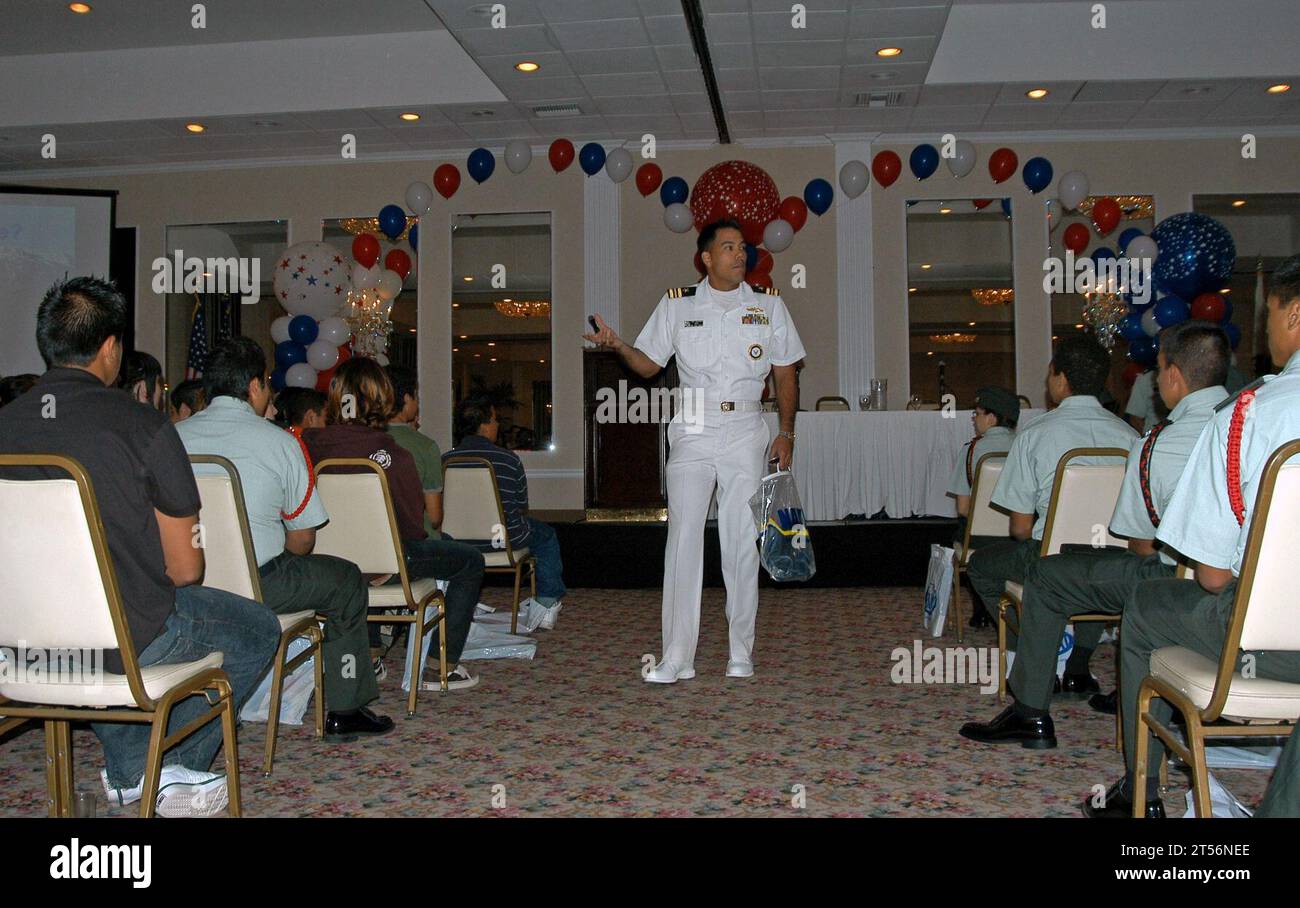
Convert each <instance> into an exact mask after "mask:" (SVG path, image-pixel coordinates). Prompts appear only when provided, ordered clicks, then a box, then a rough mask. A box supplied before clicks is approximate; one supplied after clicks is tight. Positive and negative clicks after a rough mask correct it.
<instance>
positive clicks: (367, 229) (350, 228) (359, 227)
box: [339, 215, 420, 243]
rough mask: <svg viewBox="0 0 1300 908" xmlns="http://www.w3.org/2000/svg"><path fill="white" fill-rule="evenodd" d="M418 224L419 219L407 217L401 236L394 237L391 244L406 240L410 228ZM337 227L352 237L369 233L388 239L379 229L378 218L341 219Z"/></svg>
mask: <svg viewBox="0 0 1300 908" xmlns="http://www.w3.org/2000/svg"><path fill="white" fill-rule="evenodd" d="M418 223H420V219H419V218H414V217H411V216H410V215H407V217H406V226H405V227H404V228H403V229H402V232H401V234H400V235H398V236H397V237H395V238H394V239H393V240H392V242H394V243H397V242H400V241H401V240H404V239H407V238H408V236H409V234H410V232H411V228H412V227H414V226H415V225H416V224H418ZM339 226H340V227H342V228H343V229H344V230H346V231H347V232H348V233H350V234H352V235H353V236H360V235H361V234H363V233H369V234H373V235H374V236H375V237H383V238H384V239H388V237H387V235H386V234H384V233H383V232H382V231H381V230H380V229H379V218H343V219H342V220H340V221H339Z"/></svg>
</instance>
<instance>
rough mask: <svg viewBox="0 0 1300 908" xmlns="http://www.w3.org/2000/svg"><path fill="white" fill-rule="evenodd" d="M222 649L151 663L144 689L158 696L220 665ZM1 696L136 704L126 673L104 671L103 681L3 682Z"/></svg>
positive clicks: (143, 673)
mask: <svg viewBox="0 0 1300 908" xmlns="http://www.w3.org/2000/svg"><path fill="white" fill-rule="evenodd" d="M222 659H223V656H222V654H221V653H209V654H208V655H206V656H204V657H203V658H202V659H199V660H197V661H195V662H176V663H173V664H170V665H150V666H148V667H147V668H142V669H140V677H141V679H142V680H143V681H144V691H145V693H146V694H148V695H149V697H150V698H151V699H154V700H157V699H158V698H159V697H161V696H162V695H163V694H165V693H167V691H169V690H171V689H172V688H173V687H176V686H178V685H180V684H182V683H184V682H185V680H186V679H187V678H191V677H193V676H194V675H197V674H199V673H200V672H203V671H207V670H208V669H210V668H221V663H222ZM0 696H5V697H8V698H9V699H10V700H18V701H22V702H25V703H40V704H43V705H50V706H92V707H97V706H136V705H137V704H136V702H135V698H134V697H133V696H131V688H130V687H129V686H128V684H127V681H126V675H110V674H105V675H104V682H103V683H102V684H37V683H35V682H30V681H29V682H23V683H18V684H0Z"/></svg>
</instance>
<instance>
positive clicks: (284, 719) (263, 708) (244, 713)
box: [239, 637, 316, 725]
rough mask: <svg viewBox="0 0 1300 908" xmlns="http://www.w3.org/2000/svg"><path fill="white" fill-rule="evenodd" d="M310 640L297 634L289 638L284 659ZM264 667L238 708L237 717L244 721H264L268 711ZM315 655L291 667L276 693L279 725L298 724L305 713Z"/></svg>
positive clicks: (268, 682) (313, 685)
mask: <svg viewBox="0 0 1300 908" xmlns="http://www.w3.org/2000/svg"><path fill="white" fill-rule="evenodd" d="M310 645H311V641H310V640H308V639H307V638H306V637H297V638H295V639H293V640H290V641H289V649H288V651H287V659H288V661H293V658H294V657H295V656H297V655H298V654H299V653H301V652H302V651H303V650H305V649H307V647H308V646H310ZM273 670H274V666H272V670H268V671H267V673H266V676H265V677H264V678H262V683H261V684H259V685H258V686H257V690H255V691H253V693H252V695H251V696H250V697H249V698H248V699H247V700H245V701H244V708H243V709H241V710H240V711H239V718H240V719H242V720H243V721H245V722H265V721H266V720H267V718H268V717H269V716H270V714H271V675H272V674H273ZM315 671H316V656H312V657H311V658H310V659H308V660H307V661H306V662H304V663H303V664H302V665H300V666H298V667H297V668H295V669H294V670H293V671H292V672H290V673H289V676H288V677H287V678H285V679H284V693H283V694H282V695H281V697H280V723H281V724H282V725H301V724H302V717H303V716H304V715H306V713H307V704H308V703H310V702H311V695H312V692H313V691H314V690H315V689H316V678H315Z"/></svg>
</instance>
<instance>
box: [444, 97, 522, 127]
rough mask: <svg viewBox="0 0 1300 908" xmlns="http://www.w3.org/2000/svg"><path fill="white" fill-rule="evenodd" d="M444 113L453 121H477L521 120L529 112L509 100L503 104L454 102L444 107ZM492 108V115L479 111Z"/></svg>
mask: <svg viewBox="0 0 1300 908" xmlns="http://www.w3.org/2000/svg"><path fill="white" fill-rule="evenodd" d="M442 110H443V113H444V114H446V116H447V119H448V120H450V121H451V122H453V123H461V124H464V123H477V122H479V121H480V120H521V119H523V118H524V117H526V116H527V115H528V114H527V112H526V111H524V110H523V109H522V108H520V107H517V106H516V105H514V104H511V103H509V102H506V103H502V104H452V105H448V106H447V107H444V108H443V109H442ZM483 110H490V111H492V113H491V115H490V116H482V115H480V114H478V113H477V111H483Z"/></svg>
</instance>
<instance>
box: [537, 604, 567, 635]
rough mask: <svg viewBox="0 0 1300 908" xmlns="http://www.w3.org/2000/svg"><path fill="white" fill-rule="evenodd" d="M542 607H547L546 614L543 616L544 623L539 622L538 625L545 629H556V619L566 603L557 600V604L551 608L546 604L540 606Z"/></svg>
mask: <svg viewBox="0 0 1300 908" xmlns="http://www.w3.org/2000/svg"><path fill="white" fill-rule="evenodd" d="M540 607H541V608H545V609H546V614H545V615H543V616H542V623H541V624H539V625H538V627H540V628H541V629H542V630H544V631H553V630H555V619H556V618H557V617H559V614H560V609H562V608H564V603H563V602H557V603H555V605H552V606H551V607H550V608H546V607H545V606H540Z"/></svg>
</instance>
